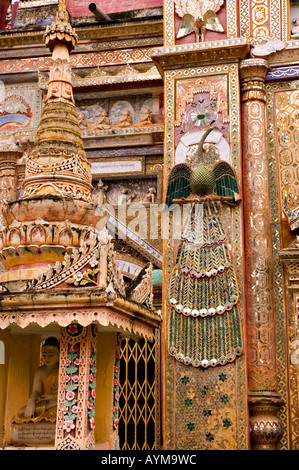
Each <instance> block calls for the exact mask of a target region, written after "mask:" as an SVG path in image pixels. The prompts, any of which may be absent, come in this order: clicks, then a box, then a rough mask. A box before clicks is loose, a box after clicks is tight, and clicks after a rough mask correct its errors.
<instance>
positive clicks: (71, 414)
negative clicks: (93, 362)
mask: <svg viewBox="0 0 299 470" xmlns="http://www.w3.org/2000/svg"><path fill="white" fill-rule="evenodd" d="M76 328H77V325H69V330H70V329H71V330H70V332H72V333H73V334H76V333H77V329H76ZM79 364H80V359H79V358H78V352H77V351H76V350H75V349H74V347H73V346H71V347H70V350H69V353H68V355H67V360H66V374H67V375H66V376H65V387H64V389H65V400H64V425H63V429H64V430H65V431H67V432H70V431H72V429H75V422H76V419H77V413H78V407H77V393H76V391H77V389H78V382H79V376H78V369H79Z"/></svg>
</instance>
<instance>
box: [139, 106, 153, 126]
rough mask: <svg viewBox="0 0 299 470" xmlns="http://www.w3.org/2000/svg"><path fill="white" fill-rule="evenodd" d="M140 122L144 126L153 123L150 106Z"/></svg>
mask: <svg viewBox="0 0 299 470" xmlns="http://www.w3.org/2000/svg"><path fill="white" fill-rule="evenodd" d="M140 124H141V125H142V126H148V125H149V124H153V119H152V113H151V110H150V109H149V108H146V110H145V112H144V114H143V116H142V117H141V120H140Z"/></svg>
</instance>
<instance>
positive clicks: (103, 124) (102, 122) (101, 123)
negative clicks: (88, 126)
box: [96, 109, 111, 130]
mask: <svg viewBox="0 0 299 470" xmlns="http://www.w3.org/2000/svg"><path fill="white" fill-rule="evenodd" d="M110 128H111V125H110V120H109V118H108V114H107V111H106V109H103V110H102V112H101V114H100V116H99V120H98V122H97V125H96V129H99V130H101V129H110Z"/></svg>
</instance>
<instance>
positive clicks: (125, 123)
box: [117, 110, 133, 127]
mask: <svg viewBox="0 0 299 470" xmlns="http://www.w3.org/2000/svg"><path fill="white" fill-rule="evenodd" d="M132 125H133V123H132V117H131V114H130V111H129V110H126V111H125V112H124V114H123V115H122V117H121V119H120V122H119V124H118V126H117V127H130V126H132Z"/></svg>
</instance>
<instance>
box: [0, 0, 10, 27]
mask: <svg viewBox="0 0 299 470" xmlns="http://www.w3.org/2000/svg"><path fill="white" fill-rule="evenodd" d="M9 4H10V1H9V0H0V31H3V30H4V29H5V27H6V22H5V19H6V13H7V10H8V7H9Z"/></svg>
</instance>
